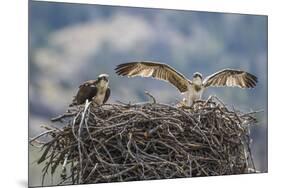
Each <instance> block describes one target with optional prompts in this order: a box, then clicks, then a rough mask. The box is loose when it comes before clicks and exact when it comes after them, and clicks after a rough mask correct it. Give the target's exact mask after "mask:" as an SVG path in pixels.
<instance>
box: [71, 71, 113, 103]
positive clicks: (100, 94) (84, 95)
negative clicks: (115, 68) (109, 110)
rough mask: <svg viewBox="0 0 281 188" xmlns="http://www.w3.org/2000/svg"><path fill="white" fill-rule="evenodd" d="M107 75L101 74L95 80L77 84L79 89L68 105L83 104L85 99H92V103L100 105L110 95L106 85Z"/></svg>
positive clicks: (107, 81)
mask: <svg viewBox="0 0 281 188" xmlns="http://www.w3.org/2000/svg"><path fill="white" fill-rule="evenodd" d="M108 83H109V80H108V75H107V74H101V75H99V76H98V79H97V80H88V81H86V82H84V83H83V84H81V85H80V86H79V90H78V92H77V94H76V96H74V99H73V101H72V103H71V104H70V105H69V106H74V105H80V104H84V103H85V102H86V100H87V99H88V100H89V101H91V100H92V102H93V104H94V105H102V104H104V103H106V101H107V100H108V98H109V96H110V88H109V87H108Z"/></svg>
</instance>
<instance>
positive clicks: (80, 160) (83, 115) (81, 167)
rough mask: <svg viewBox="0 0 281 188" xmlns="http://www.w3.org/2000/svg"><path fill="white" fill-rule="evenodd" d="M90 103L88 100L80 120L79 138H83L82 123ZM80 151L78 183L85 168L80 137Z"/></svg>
mask: <svg viewBox="0 0 281 188" xmlns="http://www.w3.org/2000/svg"><path fill="white" fill-rule="evenodd" d="M90 104H91V102H89V101H88V100H86V103H85V108H84V111H83V113H82V118H81V120H80V124H79V129H78V136H79V138H81V129H82V125H83V122H84V119H85V114H86V111H87V109H88V108H89V106H90ZM78 151H79V163H80V171H79V181H78V183H81V182H82V169H83V166H82V165H83V161H82V151H81V142H80V139H78Z"/></svg>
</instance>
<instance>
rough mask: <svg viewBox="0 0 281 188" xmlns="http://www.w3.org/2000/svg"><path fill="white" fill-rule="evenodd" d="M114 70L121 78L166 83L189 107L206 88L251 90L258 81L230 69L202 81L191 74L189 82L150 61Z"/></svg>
mask: <svg viewBox="0 0 281 188" xmlns="http://www.w3.org/2000/svg"><path fill="white" fill-rule="evenodd" d="M115 70H116V73H117V74H118V75H121V76H128V77H135V76H141V77H153V78H156V79H159V80H164V81H168V82H170V83H171V84H173V85H174V86H175V87H177V88H178V90H179V91H180V92H181V93H183V94H184V95H185V96H186V98H184V102H185V104H186V105H188V106H191V105H192V104H193V102H194V101H196V100H198V99H201V97H202V94H203V91H204V90H205V88H207V87H210V86H213V87H221V86H228V87H235V86H236V87H240V88H253V87H255V86H256V83H257V81H258V80H257V77H256V76H254V75H252V74H250V73H248V72H245V71H241V70H232V69H224V70H221V71H218V72H216V73H214V74H212V75H210V76H208V77H206V78H205V79H204V80H203V78H202V75H201V74H200V73H198V72H196V73H194V74H193V79H192V80H189V79H187V78H185V76H184V75H182V74H181V73H179V72H177V71H176V70H175V69H173V68H172V67H170V66H169V65H166V64H162V63H158V62H150V61H143V62H130V63H124V64H120V65H118V66H117V67H116V69H115Z"/></svg>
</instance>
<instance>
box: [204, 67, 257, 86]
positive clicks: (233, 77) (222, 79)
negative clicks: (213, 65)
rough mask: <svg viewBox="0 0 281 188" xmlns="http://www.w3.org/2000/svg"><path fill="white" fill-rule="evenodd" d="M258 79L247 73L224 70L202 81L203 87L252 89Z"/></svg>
mask: <svg viewBox="0 0 281 188" xmlns="http://www.w3.org/2000/svg"><path fill="white" fill-rule="evenodd" d="M257 82H258V78H257V77H256V76H255V75H252V74H250V73H248V72H245V71H241V70H232V69H224V70H221V71H218V72H216V73H214V74H212V75H210V76H208V77H207V78H205V80H204V81H203V85H204V87H209V86H214V87H222V86H228V87H240V88H253V87H255V86H256V84H257Z"/></svg>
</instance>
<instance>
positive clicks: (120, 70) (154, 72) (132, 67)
mask: <svg viewBox="0 0 281 188" xmlns="http://www.w3.org/2000/svg"><path fill="white" fill-rule="evenodd" d="M115 70H116V73H117V74H119V75H121V76H128V77H135V76H141V77H153V78H156V79H159V80H164V81H167V82H170V83H171V84H173V85H174V86H175V87H177V88H178V90H180V92H185V91H187V89H188V85H189V84H191V81H190V80H188V79H187V78H185V77H184V75H182V74H181V73H179V72H177V71H176V70H175V69H173V68H172V67H170V66H169V65H166V64H162V63H158V62H150V61H143V62H130V63H124V64H120V65H118V66H117V68H116V69H115Z"/></svg>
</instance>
